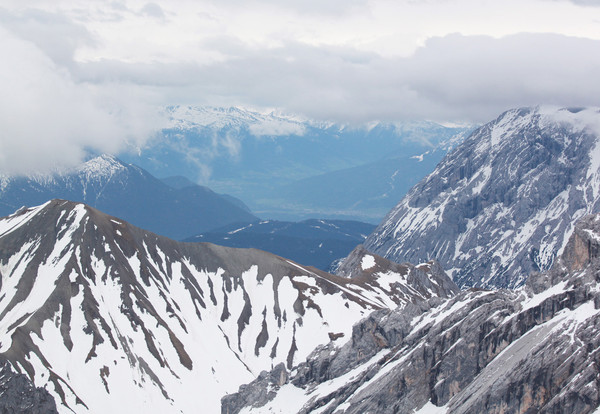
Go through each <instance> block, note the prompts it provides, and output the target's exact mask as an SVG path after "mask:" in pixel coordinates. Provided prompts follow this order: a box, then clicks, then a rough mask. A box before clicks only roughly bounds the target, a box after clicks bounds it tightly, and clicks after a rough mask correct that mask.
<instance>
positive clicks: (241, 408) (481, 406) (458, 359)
mask: <svg viewBox="0 0 600 414" xmlns="http://www.w3.org/2000/svg"><path fill="white" fill-rule="evenodd" d="M599 252H600V216H597V215H594V216H587V217H585V218H583V219H582V220H580V221H579V222H578V224H577V226H576V228H575V230H574V234H573V236H572V237H571V238H570V240H569V242H568V243H567V244H566V247H565V249H564V253H563V255H562V256H561V258H560V260H557V261H556V263H555V264H554V266H553V268H552V269H551V270H550V271H549V272H545V273H534V274H533V275H532V276H531V277H530V278H529V279H528V281H527V284H526V285H525V286H523V287H522V288H521V289H519V290H516V291H509V290H503V289H502V290H498V291H486V290H481V289H470V290H467V291H463V292H461V293H459V294H458V295H456V296H455V297H452V298H450V299H439V298H432V299H429V300H428V301H424V302H418V303H414V304H411V305H409V306H407V307H405V308H404V309H401V310H382V311H378V312H376V313H373V314H371V315H369V316H368V317H367V318H366V319H365V320H363V321H361V322H360V323H359V324H357V325H355V326H354V328H353V332H352V337H351V340H350V341H348V342H347V343H346V344H345V345H343V346H341V347H338V346H336V345H335V344H333V343H332V344H329V345H325V346H321V347H319V348H318V349H316V350H315V351H314V352H313V353H312V354H311V355H310V356H309V357H308V358H307V360H306V361H305V362H303V363H301V364H299V365H298V366H297V367H295V368H294V369H293V370H291V372H289V373H288V372H284V373H282V372H279V374H278V375H277V376H276V378H274V377H273V374H271V375H270V376H269V375H267V374H263V375H262V381H263V383H264V384H268V390H269V393H268V394H267V397H264V396H263V397H262V398H256V397H255V396H256V395H258V394H257V393H256V391H255V390H256V388H255V386H254V385H249V386H248V387H245V388H243V389H240V391H239V393H238V394H235V395H232V396H228V397H226V398H224V399H223V401H222V412H223V413H228V414H233V413H237V412H243V413H252V412H279V411H278V410H282V409H283V410H284V411H285V412H290V413H291V412H295V413H309V412H320V413H342V412H344V413H364V412H369V413H404V412H418V413H440V414H441V413H480V412H492V413H534V412H545V413H565V412H577V413H589V412H593V411H594V410H595V409H596V407H598V405H599V404H600V381H599V380H598V378H599V377H600V365H599V364H600V296H599V295H598V292H599V291H600V256H599ZM240 401H244V403H243V404H239V402H240Z"/></svg>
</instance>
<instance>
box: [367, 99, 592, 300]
mask: <svg viewBox="0 0 600 414" xmlns="http://www.w3.org/2000/svg"><path fill="white" fill-rule="evenodd" d="M599 125H600V110H599V109H552V108H521V109H515V110H511V111H508V112H506V113H504V114H502V115H501V116H500V117H498V119H496V120H494V121H492V122H490V123H489V124H487V125H484V126H482V127H480V128H479V129H477V130H476V131H474V132H473V134H472V135H471V136H470V137H469V138H467V139H466V140H465V141H464V142H463V143H462V144H461V145H460V146H458V147H457V148H456V149H455V150H454V151H452V152H451V153H449V154H448V155H447V156H446V158H444V160H443V161H442V162H441V163H440V164H439V165H438V166H437V168H436V170H435V171H434V172H433V173H432V174H430V175H429V176H428V177H426V178H425V179H423V180H422V181H421V182H420V183H419V184H417V185H416V186H415V187H413V189H412V190H411V191H410V192H409V193H408V194H407V195H406V196H405V197H404V199H403V200H402V201H401V202H400V203H399V204H398V205H397V206H396V207H395V208H394V209H393V210H392V211H390V213H389V214H388V215H387V217H386V218H385V219H384V220H383V222H382V223H381V225H380V226H379V227H378V228H377V229H376V230H375V232H374V233H373V234H371V235H370V236H369V237H368V238H367V240H366V241H365V247H366V248H367V249H368V250H370V251H373V252H374V253H377V254H379V255H381V256H383V257H386V258H388V259H390V260H393V261H395V262H404V261H408V262H412V263H420V262H424V261H427V260H430V259H432V258H435V259H437V260H439V261H440V263H441V265H442V267H443V268H444V269H446V271H447V272H448V274H449V275H450V276H451V277H452V279H453V280H454V281H455V282H456V283H457V284H458V285H459V286H461V287H468V286H476V287H511V288H512V287H518V286H521V285H522V284H523V283H525V280H526V278H527V276H528V275H529V274H530V273H531V272H533V271H546V270H548V269H549V268H550V267H551V266H552V264H553V262H554V260H555V258H556V257H557V255H558V254H560V252H561V251H562V249H563V248H564V245H565V244H566V242H567V240H568V238H569V235H570V234H571V232H572V230H573V223H574V222H575V220H576V219H578V218H580V217H582V216H584V215H585V214H587V213H594V212H599V211H600V192H599V191H598V188H599V187H600V144H599V142H600V138H599V136H600V126H599Z"/></svg>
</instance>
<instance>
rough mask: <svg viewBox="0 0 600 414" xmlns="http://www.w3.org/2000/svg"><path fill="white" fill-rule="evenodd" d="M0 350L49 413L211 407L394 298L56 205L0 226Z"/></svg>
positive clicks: (345, 332) (342, 334)
mask: <svg viewBox="0 0 600 414" xmlns="http://www.w3.org/2000/svg"><path fill="white" fill-rule="evenodd" d="M0 274H1V278H2V279H1V280H2V283H1V285H0V338H2V339H1V344H0V352H1V353H2V354H3V355H4V356H5V357H6V358H7V359H8V360H9V361H10V362H11V363H12V365H13V367H14V368H15V369H16V370H18V371H20V372H22V373H26V374H27V375H28V376H29V377H30V378H31V379H32V380H33V381H34V383H35V384H36V385H37V386H44V387H45V388H47V389H48V391H50V392H51V393H52V394H53V395H54V397H55V399H56V401H57V405H58V406H59V411H60V412H65V413H67V412H73V411H74V412H77V413H80V412H110V411H115V412H157V413H158V412H161V413H162V412H184V413H195V412H199V410H201V411H203V412H217V411H218V407H219V399H220V398H221V396H223V395H224V394H226V393H229V392H232V391H234V390H236V389H237V387H238V386H239V385H240V384H241V383H244V382H249V381H251V380H253V379H254V378H255V377H256V375H258V374H259V373H260V372H261V371H262V370H264V369H270V368H271V367H272V366H274V365H276V364H278V363H282V362H283V363H285V364H286V365H287V366H289V367H291V366H292V365H294V364H296V363H297V362H298V361H301V360H303V359H304V358H305V357H306V356H307V355H308V354H309V352H311V351H312V350H313V349H314V348H315V347H316V346H318V345H320V344H323V343H327V342H329V341H330V340H331V339H335V340H337V342H339V343H340V344H341V343H343V342H344V341H346V340H347V339H348V338H349V336H350V332H351V328H352V325H353V324H354V323H355V322H357V321H358V320H360V319H361V318H362V317H364V316H366V315H367V314H369V313H370V312H371V311H373V310H376V309H381V308H382V307H384V306H386V305H388V304H389V305H390V306H394V307H395V306H396V305H398V304H402V303H405V302H403V301H404V300H405V299H403V298H399V299H394V298H393V293H392V298H391V299H390V298H388V296H389V295H390V292H389V291H388V290H386V289H384V288H381V287H379V285H378V284H377V283H376V282H374V283H371V284H365V283H363V282H354V281H352V280H349V279H344V278H341V277H336V276H333V275H330V274H327V273H324V272H321V271H318V270H316V269H311V268H304V267H302V266H300V265H297V264H295V263H293V262H290V261H287V260H285V259H282V258H280V257H277V256H274V255H271V254H268V253H265V252H261V251H258V250H253V249H232V248H225V247H219V246H215V245H211V244H208V243H178V242H175V241H172V240H169V239H166V238H163V237H160V236H157V235H155V234H152V233H149V232H145V231H143V230H141V229H138V228H136V227H134V226H131V225H130V224H128V223H126V222H124V221H122V220H120V219H117V218H114V217H110V216H107V215H105V214H103V213H101V212H99V211H97V210H95V209H93V208H90V207H87V206H85V205H83V204H76V203H71V202H67V201H61V200H54V201H51V202H49V203H46V204H45V205H42V206H40V207H36V208H33V209H28V210H22V211H20V212H18V213H15V215H12V216H9V217H7V218H4V219H2V220H0Z"/></svg>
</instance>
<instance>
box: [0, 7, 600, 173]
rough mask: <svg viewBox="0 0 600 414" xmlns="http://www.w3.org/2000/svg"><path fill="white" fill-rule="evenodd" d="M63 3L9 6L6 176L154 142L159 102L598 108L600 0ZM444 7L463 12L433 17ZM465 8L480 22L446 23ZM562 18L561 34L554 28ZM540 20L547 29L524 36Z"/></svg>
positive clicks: (0, 44)
mask: <svg viewBox="0 0 600 414" xmlns="http://www.w3.org/2000/svg"><path fill="white" fill-rule="evenodd" d="M57 1H58V3H60V7H57V8H56V9H57V10H60V11H59V12H53V11H51V10H49V9H44V8H43V5H44V4H45V3H44V2H32V3H31V4H33V5H36V7H38V8H37V9H33V8H23V7H22V6H21V2H18V1H16V0H7V3H6V4H7V5H9V4H10V3H14V4H13V6H12V8H11V9H10V10H9V9H0V53H1V56H2V59H3V64H2V65H1V66H0V87H1V88H2V89H1V90H2V91H3V93H2V94H1V97H0V170H2V171H4V172H7V171H8V172H27V171H31V170H32V169H33V168H37V169H42V170H43V169H51V168H59V167H62V166H65V165H67V166H68V165H72V164H74V163H76V162H79V161H80V160H81V159H82V157H84V156H85V153H86V152H87V151H89V150H92V151H98V152H112V153H118V152H119V151H123V150H126V149H128V148H131V147H136V146H141V145H144V144H145V143H146V142H148V140H149V139H152V137H153V134H154V133H155V132H156V131H157V130H158V129H160V128H161V127H162V126H163V125H165V122H164V121H163V120H162V119H161V118H160V116H159V115H158V110H157V109H156V108H161V107H164V106H166V105H172V104H183V105H190V104H191V105H212V106H225V107H229V106H233V105H237V106H245V107H251V108H265V109H266V108H270V109H277V110H279V111H282V112H284V113H291V114H298V115H302V116H304V117H308V118H313V119H316V120H324V121H337V122H342V123H362V122H366V121H373V120H380V121H401V120H408V119H410V120H414V119H428V120H434V121H441V122H448V121H449V122H452V121H459V122H460V121H471V122H484V121H488V120H490V119H493V118H494V117H496V116H497V115H498V114H499V113H501V112H503V111H505V110H507V109H509V108H512V107H518V106H528V105H538V104H553V105H559V106H599V105H600V102H599V100H598V96H600V82H598V81H597V74H598V73H600V36H596V37H594V36H595V35H594V33H598V32H597V31H595V30H594V28H595V27H597V25H598V24H600V23H598V22H600V14H599V13H600V9H599V8H596V7H579V6H583V5H586V6H594V5H597V3H598V2H597V1H592V0H562V1H558V0H552V1H549V0H522V1H513V0H507V2H506V3H502V5H499V3H497V2H491V1H489V2H481V3H486V4H487V5H490V6H493V13H492V14H491V15H490V16H488V15H487V14H486V13H491V12H489V11H488V9H487V8H486V7H483V6H482V5H478V4H479V3H480V2H477V1H475V0H453V1H452V2H448V1H445V0H433V1H427V2H415V1H412V0H403V1H400V2H385V1H382V0H373V1H365V0H352V1H350V2H342V1H340V0H335V1H334V2H330V3H328V4H327V5H324V4H323V3H322V2H317V1H312V0H311V1H310V2H306V3H302V4H300V3H298V2H291V1H285V2H275V1H274V0H273V1H272V0H262V1H258V0H252V1H251V2H241V1H240V0H227V1H224V2H214V1H201V2H191V1H187V0H177V1H173V2H161V1H155V2H147V1H145V0H139V1H138V0H121V1H117V2H105V1H102V0H94V1H92V2H83V1H82V0H57ZM488 3H489V4H488ZM505 4H506V6H505ZM6 7H8V6H6ZM31 7H33V6H31ZM436 7H443V8H444V10H445V11H446V12H448V13H454V14H453V15H452V19H451V18H448V19H446V21H442V20H439V18H436V19H438V20H435V19H433V17H432V16H433V15H434V13H432V11H433V10H437V9H436ZM502 7H505V8H506V9H505V10H504V9H502ZM466 10H469V12H471V11H473V12H474V13H476V15H477V16H479V17H480V18H479V19H474V20H473V21H472V22H471V20H461V24H465V25H466V24H467V23H469V24H471V23H472V26H468V27H467V26H465V27H464V28H463V29H464V30H461V32H462V33H463V34H459V33H453V32H451V31H448V30H450V29H452V28H453V27H454V17H456V16H460V15H461V13H462V14H464V13H465V11H466ZM502 11H505V13H503V14H502V13H501V12H502ZM388 12H389V13H388ZM584 12H585V16H588V18H587V20H586V21H585V22H583V23H581V22H582V20H581V19H582V14H581V13H584ZM394 13H395V14H394ZM527 13H531V16H529V15H528V14H527ZM542 13H547V14H546V15H542ZM567 13H573V14H569V15H567ZM534 14H535V16H536V17H539V18H536V19H533V17H532V16H533V15H534ZM595 15H596V17H594V16H595ZM528 16H529V17H531V18H529V17H528ZM569 16H570V17H569ZM486 17H488V18H490V19H492V20H493V21H492V20H490V21H489V22H488V21H486V20H483V19H484V18H486ZM571 17H573V18H571ZM575 17H576V18H575ZM457 18H458V17H457ZM531 19H533V20H531ZM544 19H545V20H544ZM578 19H579V20H578ZM496 20H497V21H496ZM411 21H412V23H411ZM572 21H577V22H578V24H577V25H576V26H577V27H575V26H573V25H572V24H571V23H569V22H572ZM594 21H596V23H594ZM399 22H402V24H400V23H399ZM415 22H416V23H415ZM556 22H565V26H564V27H562V28H561V30H562V31H561V32H560V33H559V31H557V32H556V33H546V32H544V30H546V29H547V28H549V27H553V26H554V24H555V23H556ZM417 23H418V24H417ZM438 23H439V24H438ZM442 23H444V24H443V25H442ZM488 23H489V24H488ZM513 23H514V24H516V26H515V28H512V26H511V24H513ZM529 24H531V25H534V24H535V25H537V26H535V27H536V30H537V33H523V32H522V30H520V28H522V27H526V26H527V25H529ZM594 25H596V26H594ZM421 26H422V27H423V28H425V29H422V30H423V31H418V30H421V29H420V27H421ZM442 26H443V27H442ZM487 26H490V27H491V28H493V29H494V30H490V32H489V33H488V32H486V31H485V29H486V27H487ZM492 26H493V27H492ZM579 26H581V28H580V27H579ZM532 27H533V26H532ZM398 28H399V29H398ZM404 28H407V29H406V30H409V29H410V30H417V31H415V32H408V31H407V32H402V31H401V30H404ZM482 31H483V32H484V33H487V34H473V33H478V32H482ZM504 33H514V34H508V35H506V34H504ZM565 33H583V34H586V33H592V35H590V36H587V35H586V36H583V35H568V34H565ZM403 42H404V43H405V42H408V43H407V45H405V46H402V47H398V48H396V47H395V44H396V43H397V44H401V43H403ZM371 45H373V47H371ZM387 50H390V51H391V52H390V53H384V52H382V51H387ZM398 51H404V52H406V51H410V53H404V52H403V53H396V52H398ZM261 128H262V129H261ZM255 129H256V131H254V132H255V133H256V134H257V135H270V134H273V133H275V134H279V133H285V132H286V131H287V130H285V129H281V127H280V126H279V125H263V126H256V127H255ZM223 145H225V146H227V145H229V147H230V148H231V151H233V152H235V151H236V148H235V147H234V146H232V145H230V143H228V142H224V143H223Z"/></svg>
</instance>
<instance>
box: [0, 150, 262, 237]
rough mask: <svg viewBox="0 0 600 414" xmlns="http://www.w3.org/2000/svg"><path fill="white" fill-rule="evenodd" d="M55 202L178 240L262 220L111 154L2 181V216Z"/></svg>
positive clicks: (223, 199) (228, 199)
mask: <svg viewBox="0 0 600 414" xmlns="http://www.w3.org/2000/svg"><path fill="white" fill-rule="evenodd" d="M53 198H64V199H67V200H72V201H80V202H85V203H88V204H89V205H91V206H94V207H97V208H101V209H103V210H104V211H107V212H109V213H111V214H115V215H118V216H119V217H123V218H124V219H126V220H130V221H131V222H132V223H135V224H136V225H139V226H143V227H145V228H147V229H150V230H151V231H154V232H156V233H158V234H162V235H165V236H168V237H172V238H174V239H182V238H185V237H189V236H192V235H194V234H198V233H200V232H202V231H206V230H210V229H212V228H216V227H221V226H223V225H226V224H229V223H234V222H253V221H256V220H257V217H256V216H254V215H253V214H252V213H250V211H249V209H248V207H246V206H245V205H244V204H243V203H242V202H241V201H240V200H237V199H234V198H233V197H230V196H222V195H219V194H217V193H215V192H213V191H211V190H210V189H208V188H206V187H203V186H198V185H188V186H183V187H180V188H173V187H171V186H169V185H167V184H165V183H164V182H162V181H160V180H158V179H157V178H155V177H153V176H152V175H151V174H150V173H148V172H147V171H145V170H143V169H142V168H139V167H137V166H134V165H131V164H126V163H123V162H121V161H120V160H118V159H117V158H115V157H113V156H109V155H101V156H98V157H95V158H93V159H91V160H89V161H87V162H85V163H84V164H82V165H80V166H79V167H77V168H75V169H73V170H69V171H64V172H57V173H55V174H48V175H34V176H27V177H7V176H3V177H1V178H0V215H1V216H5V215H8V214H10V213H13V212H14V211H15V210H17V209H18V208H20V207H22V206H32V205H38V204H40V203H44V202H46V201H48V200H50V199H53Z"/></svg>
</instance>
